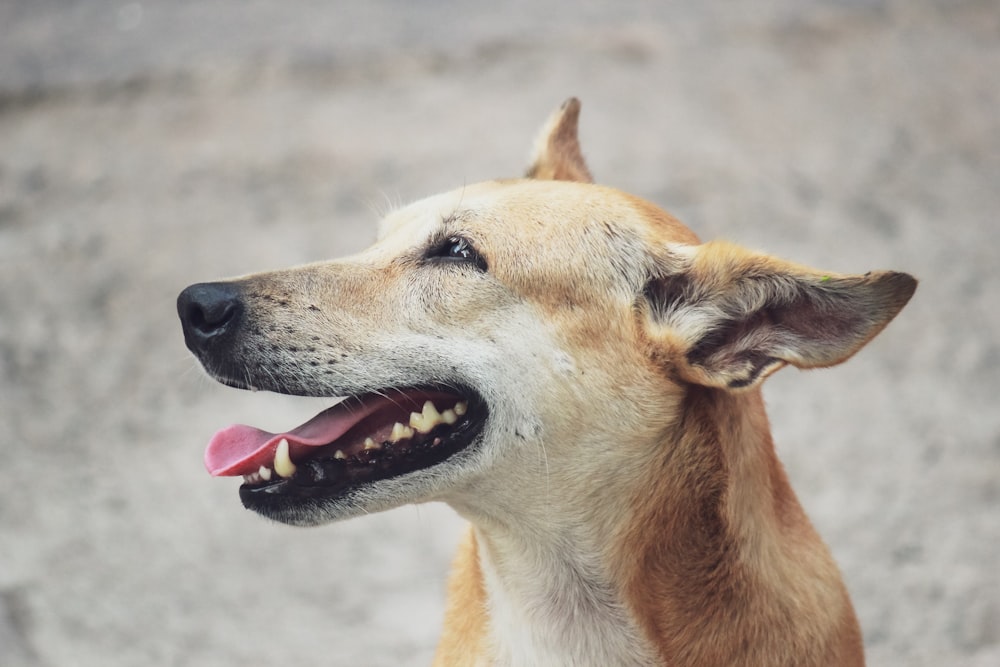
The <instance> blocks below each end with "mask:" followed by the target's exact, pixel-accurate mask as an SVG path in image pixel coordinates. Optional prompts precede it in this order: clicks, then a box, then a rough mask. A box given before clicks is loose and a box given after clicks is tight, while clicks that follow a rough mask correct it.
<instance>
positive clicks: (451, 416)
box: [441, 410, 458, 426]
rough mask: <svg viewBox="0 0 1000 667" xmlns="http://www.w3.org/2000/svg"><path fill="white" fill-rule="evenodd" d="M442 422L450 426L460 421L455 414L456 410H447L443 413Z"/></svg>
mask: <svg viewBox="0 0 1000 667" xmlns="http://www.w3.org/2000/svg"><path fill="white" fill-rule="evenodd" d="M441 421H443V422H444V423H445V424H448V425H449V426H450V425H451V424H454V423H455V422H457V421H458V415H457V414H455V411H454V410H445V411H444V412H442V413H441Z"/></svg>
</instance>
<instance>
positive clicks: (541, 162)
mask: <svg viewBox="0 0 1000 667" xmlns="http://www.w3.org/2000/svg"><path fill="white" fill-rule="evenodd" d="M579 120H580V100H578V99H576V98H575V97H571V98H569V99H568V100H566V101H565V102H563V105H562V106H561V107H559V108H558V109H557V110H556V111H555V112H553V114H552V115H551V116H549V119H548V121H546V123H545V125H544V126H543V127H542V129H541V131H540V132H539V133H538V138H537V139H536V140H535V150H534V157H533V159H532V163H531V166H530V167H528V171H527V172H526V173H525V176H526V177H527V178H534V179H538V180H548V181H578V182H580V183H593V182H594V179H593V177H592V176H591V175H590V170H589V169H587V163H586V162H585V161H584V159H583V152H582V151H581V150H580V139H579V136H578V126H579Z"/></svg>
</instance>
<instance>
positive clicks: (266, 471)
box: [257, 466, 271, 482]
mask: <svg viewBox="0 0 1000 667" xmlns="http://www.w3.org/2000/svg"><path fill="white" fill-rule="evenodd" d="M257 476H258V477H260V478H261V479H262V480H264V481H265V482H270V481H271V469H270V468H268V467H267V466H261V467H260V470H258V471H257Z"/></svg>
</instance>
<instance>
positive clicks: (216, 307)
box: [188, 301, 236, 333]
mask: <svg viewBox="0 0 1000 667" xmlns="http://www.w3.org/2000/svg"><path fill="white" fill-rule="evenodd" d="M235 314H236V303H234V302H232V301H225V302H220V303H212V304H210V305H208V306H203V305H201V304H197V303H192V304H191V305H189V306H188V322H190V324H191V326H192V327H194V328H195V329H198V330H200V331H203V332H204V333H212V332H214V331H217V330H219V329H221V328H223V327H225V326H226V324H227V323H228V322H229V321H230V320H231V319H233V315H235Z"/></svg>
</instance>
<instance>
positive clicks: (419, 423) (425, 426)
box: [410, 401, 442, 433]
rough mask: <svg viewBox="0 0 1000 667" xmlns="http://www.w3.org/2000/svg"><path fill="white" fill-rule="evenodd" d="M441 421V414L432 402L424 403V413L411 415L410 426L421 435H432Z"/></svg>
mask: <svg viewBox="0 0 1000 667" xmlns="http://www.w3.org/2000/svg"><path fill="white" fill-rule="evenodd" d="M441 421H442V419H441V413H440V412H438V411H437V408H436V407H434V403H433V402H431V401H426V402H425V403H424V410H423V412H412V413H410V426H412V427H413V428H415V429H416V430H417V431H419V432H420V433H430V432H431V431H432V430H433V429H434V427H435V426H437V425H438V424H440V423H441Z"/></svg>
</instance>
